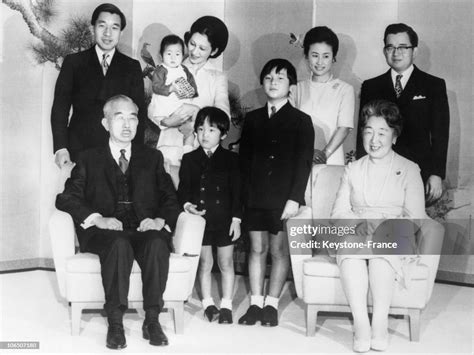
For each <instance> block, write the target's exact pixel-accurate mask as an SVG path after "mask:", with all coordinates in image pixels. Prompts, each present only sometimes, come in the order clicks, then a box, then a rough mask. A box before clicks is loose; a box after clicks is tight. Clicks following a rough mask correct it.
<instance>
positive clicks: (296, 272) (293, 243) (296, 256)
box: [286, 206, 313, 298]
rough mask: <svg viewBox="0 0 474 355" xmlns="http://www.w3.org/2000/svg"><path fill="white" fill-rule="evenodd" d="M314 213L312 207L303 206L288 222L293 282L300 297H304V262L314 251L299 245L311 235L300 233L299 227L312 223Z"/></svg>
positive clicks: (309, 238) (308, 239)
mask: <svg viewBox="0 0 474 355" xmlns="http://www.w3.org/2000/svg"><path fill="white" fill-rule="evenodd" d="M312 213H313V212H312V210H311V208H310V207H307V206H302V207H300V209H299V211H298V214H297V215H296V216H294V217H293V218H289V219H288V220H287V222H286V229H287V233H288V247H289V251H290V260H291V270H292V272H293V282H294V284H295V289H296V294H297V295H298V297H299V298H303V262H304V261H305V260H306V259H309V258H311V257H312V255H313V251H312V249H310V248H301V247H298V243H304V242H307V241H310V240H311V235H307V234H303V233H298V232H297V228H298V227H302V226H303V224H311V223H312Z"/></svg>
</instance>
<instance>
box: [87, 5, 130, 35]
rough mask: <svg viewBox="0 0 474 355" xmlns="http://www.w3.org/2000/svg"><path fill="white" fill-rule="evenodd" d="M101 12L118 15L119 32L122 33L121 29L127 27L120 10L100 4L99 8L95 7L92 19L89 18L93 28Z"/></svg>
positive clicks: (113, 6)
mask: <svg viewBox="0 0 474 355" xmlns="http://www.w3.org/2000/svg"><path fill="white" fill-rule="evenodd" d="M102 12H109V13H111V14H117V15H119V16H120V30H122V31H123V29H124V28H125V26H126V25H127V20H126V19H125V15H124V14H123V13H122V11H120V9H119V8H118V7H117V6H115V5H114V4H107V3H106V4H100V5H99V6H97V7H96V8H95V10H94V12H93V13H92V18H91V25H92V26H95V22H96V21H97V19H98V18H99V15H100V14H101V13H102Z"/></svg>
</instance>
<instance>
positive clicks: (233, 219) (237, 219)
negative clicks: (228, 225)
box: [232, 217, 242, 223]
mask: <svg viewBox="0 0 474 355" xmlns="http://www.w3.org/2000/svg"><path fill="white" fill-rule="evenodd" d="M232 222H239V223H241V222H242V219H240V218H238V217H232Z"/></svg>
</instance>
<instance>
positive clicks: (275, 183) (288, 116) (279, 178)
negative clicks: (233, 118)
mask: <svg viewBox="0 0 474 355" xmlns="http://www.w3.org/2000/svg"><path fill="white" fill-rule="evenodd" d="M313 146H314V129H313V123H312V121H311V117H310V116H308V115H307V114H305V113H303V112H301V111H300V110H298V109H296V108H294V107H293V106H291V104H290V103H287V104H285V105H284V106H283V107H282V108H281V109H280V110H278V111H277V112H276V114H275V115H274V116H273V117H272V118H271V119H270V118H269V117H268V109H267V106H264V107H262V108H259V109H257V110H254V111H251V112H249V113H248V114H247V115H246V117H245V122H244V127H243V129H242V135H241V140H240V149H239V155H240V164H241V171H242V176H243V198H244V202H245V205H246V206H248V207H250V208H265V209H283V208H284V207H285V203H286V201H288V200H293V201H296V202H298V203H299V204H300V205H303V204H304V192H305V189H306V185H307V182H308V177H309V173H310V171H311V166H312V158H313Z"/></svg>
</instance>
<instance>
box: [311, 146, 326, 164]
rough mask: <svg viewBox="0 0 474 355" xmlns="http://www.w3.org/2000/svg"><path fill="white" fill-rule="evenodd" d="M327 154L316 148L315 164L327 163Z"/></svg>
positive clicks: (314, 153) (314, 154)
mask: <svg viewBox="0 0 474 355" xmlns="http://www.w3.org/2000/svg"><path fill="white" fill-rule="evenodd" d="M326 160H327V157H326V154H325V153H324V152H323V151H322V150H319V149H315V150H314V152H313V164H326Z"/></svg>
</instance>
